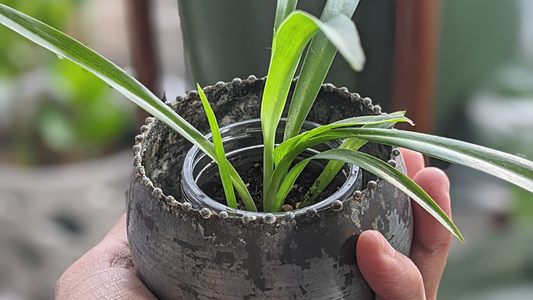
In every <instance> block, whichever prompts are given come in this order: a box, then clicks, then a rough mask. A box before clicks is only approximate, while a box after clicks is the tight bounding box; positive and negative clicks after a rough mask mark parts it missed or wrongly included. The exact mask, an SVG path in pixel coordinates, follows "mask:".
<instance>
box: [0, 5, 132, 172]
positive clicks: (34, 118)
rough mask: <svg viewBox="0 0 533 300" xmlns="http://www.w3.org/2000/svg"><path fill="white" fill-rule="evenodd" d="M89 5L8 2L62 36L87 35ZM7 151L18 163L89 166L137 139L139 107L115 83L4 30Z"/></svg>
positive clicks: (0, 52)
mask: <svg viewBox="0 0 533 300" xmlns="http://www.w3.org/2000/svg"><path fill="white" fill-rule="evenodd" d="M84 2H85V1H80V0H54V1H31V0H20V1H12V0H7V1H3V2H2V3H4V4H6V5H10V6H13V7H14V8H17V9H20V10H22V11H25V12H27V13H30V14H33V15H35V16H36V17H37V18H39V19H40V20H42V21H43V22H46V23H49V24H51V25H52V26H54V27H56V28H59V29H60V30H70V31H71V32H73V33H74V34H76V35H77V36H85V33H86V32H85V31H84V30H81V29H80V28H79V27H78V26H79V25H80V23H81V21H80V20H79V17H80V16H79V13H80V10H81V9H84V8H85V7H84V6H83V5H84V4H85V3H84ZM0 36H2V42H1V43H0V65H1V67H0V94H2V96H1V98H2V99H0V102H2V103H0V106H1V108H0V138H2V140H4V138H5V139H6V140H7V141H8V143H7V144H6V145H0V147H5V149H0V151H2V150H4V151H6V153H7V155H6V156H4V157H3V158H4V159H7V160H8V161H10V162H11V163H15V164H21V165H43V164H47V165H48V164H57V163H66V162H73V161H79V160H86V159H90V158H95V157H99V156H102V155H104V154H109V153H112V152H114V151H117V150H118V149H122V147H123V146H126V145H127V144H128V142H127V141H128V140H131V137H133V135H134V134H135V133H134V132H135V124H134V121H135V120H134V118H133V116H132V112H134V106H132V105H129V104H128V103H126V104H125V105H124V104H120V102H119V101H120V99H121V98H122V97H121V95H120V94H118V93H117V92H116V91H115V90H113V89H110V88H109V85H107V84H105V83H103V82H102V81H101V80H99V79H97V78H95V77H94V76H93V75H92V74H90V73H89V72H86V71H84V70H83V69H81V68H79V67H78V66H76V65H72V64H71V63H70V62H68V61H65V60H59V59H57V57H55V56H50V55H48V51H46V50H45V49H43V48H42V47H39V46H38V45H32V44H28V43H26V42H24V41H22V40H20V38H19V37H18V35H17V34H15V33H14V32H12V31H11V30H9V29H8V28H4V27H2V28H0Z"/></svg>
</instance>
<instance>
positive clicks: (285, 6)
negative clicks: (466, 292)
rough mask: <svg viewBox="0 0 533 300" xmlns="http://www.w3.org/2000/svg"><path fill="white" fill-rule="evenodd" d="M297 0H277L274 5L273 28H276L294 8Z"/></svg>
mask: <svg viewBox="0 0 533 300" xmlns="http://www.w3.org/2000/svg"><path fill="white" fill-rule="evenodd" d="M297 4H298V0H278V2H277V5H276V17H275V19H274V29H275V30H278V29H279V26H281V23H283V21H284V20H285V19H286V18H287V16H288V15H290V13H291V12H293V11H294V10H295V9H296V5H297Z"/></svg>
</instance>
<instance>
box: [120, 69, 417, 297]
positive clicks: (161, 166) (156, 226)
mask: <svg viewBox="0 0 533 300" xmlns="http://www.w3.org/2000/svg"><path fill="white" fill-rule="evenodd" d="M263 87H264V80H262V79H256V78H255V77H253V76H250V78H248V79H247V80H240V79H235V80H234V81H233V82H231V83H222V82H220V83H217V85H215V86H213V87H207V88H205V89H204V91H205V92H206V94H207V96H208V99H209V100H210V101H212V106H213V110H214V111H215V114H216V115H217V117H218V119H219V122H220V123H221V126H224V125H227V124H230V123H234V122H236V121H241V120H247V119H252V118H258V117H259V112H260V101H261V96H262V90H263ZM291 93H292V91H291ZM289 97H290V94H289ZM369 100H370V99H368V98H366V99H361V98H360V97H359V95H357V94H350V93H348V91H347V90H346V89H343V88H340V89H337V88H335V87H333V86H332V85H330V84H327V85H324V86H323V88H322V90H321V92H320V94H319V96H318V98H317V101H316V103H315V105H314V107H313V109H312V111H311V113H310V115H309V117H308V119H309V120H311V121H313V122H316V123H319V124H328V123H331V122H334V121H336V120H340V119H344V118H348V117H353V116H359V115H371V114H378V113H380V111H379V107H378V106H373V105H372V103H371V101H369ZM169 105H171V106H172V108H173V109H175V110H176V111H177V112H178V113H179V114H180V115H181V116H183V117H184V118H186V119H187V120H188V121H189V122H190V123H191V124H192V125H193V126H195V127H196V128H198V129H199V130H200V131H202V132H205V133H207V132H208V131H209V125H208V123H207V119H206V117H205V115H204V113H203V108H202V104H201V102H200V99H199V97H198V95H197V94H196V93H195V92H191V93H189V96H188V97H186V98H178V99H177V101H176V102H173V103H169ZM287 107H288V106H287ZM147 123H148V125H147V126H143V127H142V128H141V134H140V135H139V136H137V138H136V142H137V143H136V145H135V146H134V153H135V159H134V165H135V168H136V171H135V173H134V175H133V176H132V179H131V186H130V189H129V191H128V193H127V194H128V197H127V205H128V220H127V222H128V239H129V242H130V247H131V251H132V257H133V262H134V265H135V269H136V271H137V274H138V275H139V277H140V278H141V279H142V280H143V282H144V283H145V284H146V285H147V286H148V287H149V288H150V289H151V290H152V291H153V292H154V294H155V295H156V296H157V297H159V298H160V299H373V298H374V293H373V292H372V290H371V289H370V287H369V286H368V284H367V283H366V282H365V280H364V279H363V277H362V275H361V273H360V272H359V269H358V268H357V265H356V258H355V244H356V241H357V238H358V236H359V234H360V233H361V232H362V231H363V230H368V229H376V230H379V231H381V232H382V233H383V235H384V236H385V237H386V238H387V239H388V240H389V241H390V243H391V244H392V245H393V247H394V248H396V249H397V250H398V251H400V252H402V253H404V254H406V255H408V254H409V250H410V246H411V240H412V212H411V203H410V200H409V198H408V197H407V196H406V195H405V194H403V193H402V192H400V191H399V190H397V189H396V188H394V187H393V186H392V185H390V184H388V183H387V182H384V181H382V180H380V179H377V180H376V178H375V177H374V176H372V175H371V174H369V173H366V172H365V173H363V184H364V186H365V187H367V186H368V188H366V189H364V190H362V191H356V192H355V193H354V196H353V197H351V198H350V200H348V201H345V202H342V203H341V202H339V201H337V202H333V203H332V204H331V205H328V206H327V207H325V208H323V209H318V210H317V209H307V210H306V209H302V210H296V211H292V212H289V213H286V214H284V215H273V214H264V215H262V216H252V215H246V214H245V215H243V216H228V215H227V214H226V213H225V212H223V213H220V214H217V213H215V212H213V211H212V210H210V209H207V208H204V209H202V210H200V211H197V210H194V209H192V208H191V205H190V204H189V203H182V200H181V191H180V174H181V172H180V171H181V166H182V164H183V158H184V157H185V155H186V153H187V151H188V150H189V148H190V147H191V144H190V143H189V142H187V141H186V140H185V139H183V138H182V137H181V136H179V135H178V134H177V133H175V132H173V131H171V129H169V128H168V127H167V126H166V125H164V124H162V123H160V122H159V121H154V120H153V119H149V120H148V122H147ZM362 151H365V152H367V153H370V154H372V155H374V156H377V157H379V158H381V159H383V160H385V161H389V160H391V159H392V160H394V162H391V164H395V165H396V168H398V169H400V170H402V171H404V172H405V166H404V164H403V160H402V159H401V156H399V155H398V154H399V151H398V150H397V149H396V150H393V149H391V148H390V147H387V146H383V145H377V144H373V143H369V144H367V145H365V146H364V148H363V149H362ZM395 154H396V155H395Z"/></svg>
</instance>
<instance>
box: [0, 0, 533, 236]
mask: <svg viewBox="0 0 533 300" xmlns="http://www.w3.org/2000/svg"><path fill="white" fill-rule="evenodd" d="M296 3H297V1H296V0H279V1H278V3H277V10H276V19H275V27H274V37H273V42H272V56H271V63H270V67H269V71H268V76H267V80H266V85H265V90H264V94H263V102H262V106H261V126H262V130H263V136H264V161H263V163H264V178H263V188H264V194H263V195H264V197H263V206H264V211H265V212H277V211H280V209H281V205H282V204H283V202H284V200H285V197H286V195H287V194H288V192H289V190H290V188H291V186H292V185H293V183H294V181H295V180H296V178H297V177H298V175H299V174H300V173H301V172H302V170H303V169H304V168H305V166H306V165H307V164H308V163H309V161H310V160H312V159H326V160H330V161H329V163H328V165H327V166H326V168H325V169H324V171H323V172H322V174H321V175H320V176H319V178H318V179H317V181H316V182H315V184H314V185H313V186H312V188H311V189H310V191H309V192H308V193H307V194H306V195H305V200H304V202H303V203H302V205H304V206H305V205H309V204H312V203H313V201H314V199H315V198H316V195H317V194H319V193H320V191H321V190H322V189H323V188H324V187H325V185H327V183H329V182H330V181H331V179H332V178H333V177H334V176H335V175H336V173H337V172H338V171H339V170H340V168H341V167H342V165H343V164H344V163H350V164H355V165H358V166H360V167H362V168H363V169H366V170H368V171H369V172H371V173H373V174H375V175H377V176H378V177H380V178H382V179H384V180H387V181H388V182H390V183H391V184H393V185H395V186H396V187H397V188H399V189H400V190H402V191H404V192H405V193H406V194H408V195H409V196H410V197H411V198H412V199H413V200H414V201H415V202H417V203H418V204H419V205H421V206H422V207H423V208H424V209H426V210H427V211H428V212H429V213H430V214H431V215H432V216H434V217H435V218H436V219H437V220H438V221H439V222H440V223H442V225H443V226H444V227H446V228H447V229H448V230H449V231H450V232H452V233H453V234H454V235H455V236H456V237H457V238H458V239H460V240H461V241H463V237H462V235H461V233H460V232H459V230H458V229H457V228H456V226H455V225H454V224H453V222H452V221H451V220H450V219H449V218H448V216H447V215H446V214H445V213H444V212H443V211H442V209H440V207H439V206H438V205H437V204H436V203H435V202H434V201H433V199H431V198H430V197H429V196H428V195H427V193H426V192H424V191H423V190H422V189H421V188H420V187H419V186H418V185H417V184H416V183H414V182H413V181H412V180H410V179H409V178H408V177H407V176H405V175H404V174H402V173H401V172H399V171H398V170H396V169H395V168H393V167H391V166H390V165H389V164H387V163H385V162H383V161H381V160H379V159H377V158H375V157H373V156H371V155H368V154H365V153H362V152H359V151H357V149H358V148H359V147H361V146H362V145H364V144H365V143H366V142H367V141H373V142H378V143H383V144H387V145H391V146H398V147H404V148H408V149H412V150H414V151H418V152H421V153H423V154H426V155H428V156H432V157H435V158H439V159H442V160H445V161H448V162H452V163H458V164H462V165H466V166H469V167H472V168H475V169H478V170H481V171H484V172H487V173H490V174H492V175H494V176H497V177H499V178H502V179H504V180H507V181H509V182H512V183H514V184H516V185H518V186H520V187H522V188H524V189H526V190H528V191H531V192H533V162H531V161H529V160H526V159H523V158H520V157H517V156H513V155H509V154H506V153H502V152H499V151H496V150H492V149H488V148H484V147H481V146H477V145H473V144H469V143H465V142H460V141H455V140H450V139H446V138H442V137H437V136H432V135H426V134H421V133H414V132H406V131H400V130H395V129H392V128H391V127H392V126H393V125H394V124H395V123H396V122H408V123H411V121H410V120H409V119H407V118H406V117H405V116H404V112H397V113H392V114H388V115H379V116H364V117H356V118H350V119H345V120H341V121H338V122H334V123H332V124H328V125H325V126H321V127H318V128H315V129H313V130H311V131H308V132H304V133H299V132H300V129H301V126H302V123H303V121H304V120H305V118H306V117H307V114H308V112H309V110H310V108H311V106H312V104H313V102H314V99H315V98H316V95H317V94H318V91H319V89H320V86H321V84H322V82H323V80H324V78H325V76H326V74H327V72H328V70H329V67H330V65H331V62H332V60H333V57H334V56H335V54H336V52H337V51H339V52H340V53H341V55H342V56H343V57H344V58H345V60H346V61H347V62H348V63H349V64H350V66H351V67H352V68H353V69H355V70H361V69H362V67H363V65H364V61H365V57H364V54H363V51H362V48H361V45H360V41H359V37H358V33H357V30H356V28H355V25H354V23H353V22H352V21H351V16H352V15H353V13H354V11H355V9H356V7H357V4H358V3H359V1H358V0H329V1H328V2H327V3H326V6H325V8H324V11H323V13H322V16H321V18H320V20H319V19H317V18H315V17H313V16H311V15H309V14H307V13H305V12H302V11H297V10H295V7H296ZM0 23H2V24H3V25H5V26H7V27H8V28H11V29H12V30H14V31H16V32H18V33H19V34H21V35H23V36H24V37H26V38H28V39H30V40H32V41H33V42H35V43H37V44H39V45H41V46H43V47H45V48H47V49H49V50H50V51H52V52H54V53H56V54H57V55H58V56H59V57H62V58H67V59H69V60H71V61H73V62H74V63H76V64H78V65H80V66H81V67H82V68H84V69H86V70H88V71H90V72H92V73H94V74H95V75H96V76H98V77H99V78H101V79H102V80H104V81H105V82H106V83H108V84H109V85H110V86H112V87H114V88H115V89H117V90H118V91H119V92H121V93H122V94H124V95H125V96H126V97H127V98H129V99H130V100H131V101H133V102H135V103H136V104H137V105H139V106H140V107H142V108H143V109H145V110H146V111H148V112H149V113H151V114H152V115H153V116H155V117H156V118H158V119H159V120H161V121H162V122H163V123H165V124H167V125H168V126H170V127H171V128H172V129H174V130H176V131H177V132H178V133H179V134H181V135H182V136H183V137H185V138H186V139H187V140H189V141H190V142H192V143H193V144H194V145H196V146H197V147H198V148H199V149H200V150H202V151H203V152H205V153H206V154H207V155H208V156H209V157H210V158H212V159H213V160H214V161H215V162H216V163H217V165H218V167H219V170H220V175H221V178H222V184H223V187H224V192H225V195H226V199H227V204H228V206H230V207H233V208H236V207H237V201H236V196H235V192H234V190H236V191H237V193H238V194H239V196H240V197H241V199H242V201H243V203H244V204H245V206H246V209H247V210H249V211H257V208H256V207H255V204H254V202H253V200H252V197H251V196H250V193H249V192H248V190H247V188H246V186H245V184H244V182H243V181H242V179H241V178H240V177H239V175H238V174H237V172H236V171H235V169H234V168H233V166H232V165H231V164H230V163H229V162H228V161H227V159H226V156H225V153H224V148H223V145H222V141H221V138H220V133H219V131H218V125H217V122H216V118H215V115H214V113H213V111H212V110H211V108H210V106H209V103H208V101H207V98H206V96H205V94H204V93H203V91H202V89H201V88H200V86H197V88H198V93H199V95H200V98H201V100H202V103H203V105H204V108H205V111H206V115H207V118H208V120H209V124H210V126H211V130H212V133H213V143H211V142H210V141H208V140H207V139H206V138H205V137H204V135H203V134H201V133H200V132H199V131H198V130H197V129H196V128H194V127H192V126H191V125H190V124H189V123H188V122H187V121H186V120H185V119H183V118H182V117H181V116H179V115H178V114H177V113H176V112H174V111H172V110H171V109H170V108H168V107H167V106H166V105H165V104H164V103H162V102H161V101H160V100H159V99H158V98H157V97H156V96H155V95H153V94H152V93H151V92H150V91H149V90H148V89H147V88H145V87H144V86H143V85H141V84H140V83H139V82H138V81H136V80H135V79H134V78H132V77H130V76H128V75H127V74H126V73H125V72H124V71H123V70H122V69H120V68H119V67H117V66H116V65H114V64H113V63H111V62H109V61H108V60H106V59H105V58H103V57H102V56H100V55H98V54H97V53H95V52H94V51H92V50H91V49H89V48H87V47H86V46H84V45H83V44H81V43H79V42H77V41H75V40H74V39H72V38H70V37H68V36H66V35H65V34H63V33H61V32H59V31H57V30H55V29H53V28H51V27H49V26H48V25H46V24H43V23H41V22H39V21H38V20H35V19H33V18H31V17H29V16H26V15H24V14H22V13H21V12H18V11H16V10H14V9H11V8H9V7H7V6H5V5H2V4H0ZM308 44H309V46H308V51H307V55H306V56H305V58H304V60H303V64H302V66H301V72H300V77H299V80H298V82H297V85H296V88H295V91H294V95H293V98H292V101H291V105H290V108H289V114H288V117H287V123H286V128H285V134H284V141H283V143H281V144H280V145H279V146H278V147H275V144H274V136H275V130H276V128H277V126H278V124H279V119H280V117H281V114H282V111H283V107H284V105H285V102H286V98H287V95H288V92H289V88H290V85H291V81H292V79H293V77H294V75H295V72H296V68H297V66H298V64H299V62H300V58H301V56H302V53H303V50H304V48H305V46H306V45H308ZM335 139H344V142H343V143H342V145H341V146H340V147H339V148H337V149H332V150H328V151H325V152H322V153H320V154H317V155H315V156H312V157H310V158H308V159H305V160H303V161H301V162H299V163H298V164H297V165H295V166H294V167H293V168H290V165H291V163H292V162H293V161H294V159H295V158H296V157H297V156H298V155H299V154H300V153H301V152H303V151H305V150H306V149H308V148H309V147H313V146H315V145H317V144H320V143H324V142H326V141H330V140H335Z"/></svg>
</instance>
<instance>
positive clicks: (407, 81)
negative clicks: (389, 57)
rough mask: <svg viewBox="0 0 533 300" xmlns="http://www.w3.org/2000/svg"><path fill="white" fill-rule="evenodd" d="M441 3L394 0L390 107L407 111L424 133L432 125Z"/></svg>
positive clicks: (429, 131)
mask: <svg viewBox="0 0 533 300" xmlns="http://www.w3.org/2000/svg"><path fill="white" fill-rule="evenodd" d="M440 2H441V1H440V0H398V1H397V11H396V38H395V40H396V41H395V49H394V70H393V103H392V108H393V111H396V110H407V116H408V117H409V118H411V119H412V120H413V121H414V122H415V124H416V127H415V130H416V131H419V132H424V133H431V132H432V130H433V125H434V124H433V121H434V115H435V114H434V107H435V106H434V101H435V99H434V97H435V82H436V73H437V72H436V67H437V63H436V61H437V47H438V36H439V34H438V29H439V21H440V7H441V5H440V4H441V3H440ZM402 125H403V124H401V125H400V126H398V127H400V128H403V129H407V127H402Z"/></svg>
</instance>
